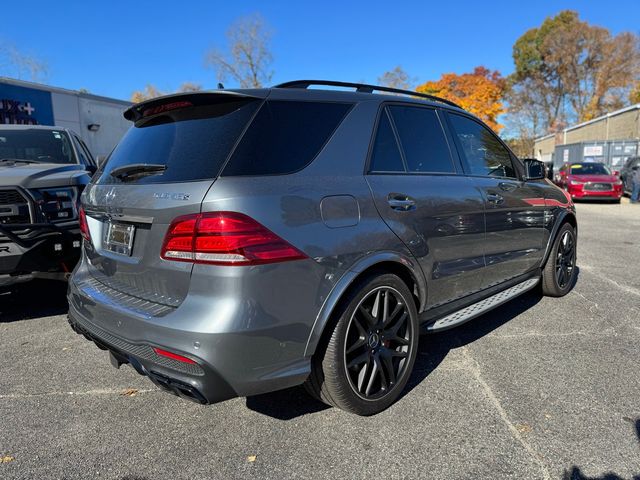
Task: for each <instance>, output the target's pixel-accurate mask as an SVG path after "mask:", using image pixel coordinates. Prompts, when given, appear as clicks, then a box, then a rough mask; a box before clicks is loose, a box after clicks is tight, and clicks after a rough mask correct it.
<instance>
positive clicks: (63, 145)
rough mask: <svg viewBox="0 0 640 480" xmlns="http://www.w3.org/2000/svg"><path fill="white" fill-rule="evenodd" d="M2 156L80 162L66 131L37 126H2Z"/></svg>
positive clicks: (55, 161) (41, 160)
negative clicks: (4, 127)
mask: <svg viewBox="0 0 640 480" xmlns="http://www.w3.org/2000/svg"><path fill="white" fill-rule="evenodd" d="M0 158H4V159H12V160H29V161H30V162H38V163H62V164H68V163H78V162H77V161H76V158H75V155H74V153H73V148H72V146H71V140H70V139H69V136H68V135H67V134H66V132H64V131H62V130H39V129H36V128H30V129H26V130H11V129H4V130H3V129H2V128H0Z"/></svg>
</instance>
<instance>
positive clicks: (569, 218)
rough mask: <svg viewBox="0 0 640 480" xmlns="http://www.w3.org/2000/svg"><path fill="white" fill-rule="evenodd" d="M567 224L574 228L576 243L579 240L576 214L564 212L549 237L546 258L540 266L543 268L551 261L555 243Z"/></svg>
mask: <svg viewBox="0 0 640 480" xmlns="http://www.w3.org/2000/svg"><path fill="white" fill-rule="evenodd" d="M565 223H569V224H571V226H572V227H573V228H574V230H575V232H576V241H577V239H578V219H577V218H576V215H575V212H573V211H570V210H563V211H562V212H561V213H560V214H559V215H558V218H557V219H556V221H555V223H554V225H553V229H552V230H551V234H550V235H549V240H548V241H547V247H546V249H545V252H544V257H543V258H542V263H541V264H540V267H541V268H544V266H545V265H546V263H547V260H548V259H549V255H550V254H551V249H552V248H553V243H554V242H555V240H556V237H557V235H558V232H559V231H560V229H561V228H562V226H563V225H564V224H565Z"/></svg>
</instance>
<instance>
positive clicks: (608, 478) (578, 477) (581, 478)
mask: <svg viewBox="0 0 640 480" xmlns="http://www.w3.org/2000/svg"><path fill="white" fill-rule="evenodd" d="M624 420H626V421H628V422H630V423H633V424H634V427H635V434H636V437H637V439H638V441H639V442H640V419H637V420H635V421H634V420H632V419H630V418H627V417H625V418H624ZM562 480H627V479H626V478H625V477H621V476H620V475H618V474H617V473H615V472H607V473H604V474H602V475H600V476H597V477H588V476H586V475H585V474H584V473H582V470H580V467H577V466H575V465H574V466H573V467H571V470H565V471H564V474H563V475H562ZM630 480H640V473H639V474H637V475H634V476H633V477H631V478H630Z"/></svg>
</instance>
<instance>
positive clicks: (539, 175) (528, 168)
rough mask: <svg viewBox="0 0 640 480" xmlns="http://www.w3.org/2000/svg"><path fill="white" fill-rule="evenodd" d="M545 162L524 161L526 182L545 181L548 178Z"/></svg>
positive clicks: (529, 159)
mask: <svg viewBox="0 0 640 480" xmlns="http://www.w3.org/2000/svg"><path fill="white" fill-rule="evenodd" d="M546 176H547V175H546V172H545V166H544V162H541V161H540V160H535V159H533V158H527V159H525V160H524V181H525V182H526V181H527V180H543V179H544V178H545V177H546Z"/></svg>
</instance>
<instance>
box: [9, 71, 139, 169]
mask: <svg viewBox="0 0 640 480" xmlns="http://www.w3.org/2000/svg"><path fill="white" fill-rule="evenodd" d="M130 105H131V102H126V101H124V100H117V99H115V98H108V97H102V96H99V95H93V94H90V93H86V92H81V91H76V90H67V89H64V88H57V87H51V86H48V85H42V84H39V83H32V82H25V81H22V80H15V79H12V78H6V77H0V124H19V125H20V124H21V125H54V126H57V127H65V128H69V129H71V130H73V131H75V132H76V133H77V134H78V135H80V137H81V138H82V139H83V140H84V142H85V143H86V144H87V146H88V147H89V149H90V150H91V153H93V155H94V157H97V156H99V155H108V154H109V153H110V152H111V150H112V149H113V147H114V146H115V145H116V143H118V141H120V139H121V138H122V136H123V135H124V133H125V132H126V131H127V130H128V129H129V127H130V126H131V123H130V122H129V121H127V120H125V119H124V117H123V116H122V114H123V112H124V111H125V110H126V109H127V108H128V107H129V106H130Z"/></svg>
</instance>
